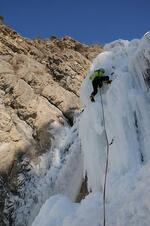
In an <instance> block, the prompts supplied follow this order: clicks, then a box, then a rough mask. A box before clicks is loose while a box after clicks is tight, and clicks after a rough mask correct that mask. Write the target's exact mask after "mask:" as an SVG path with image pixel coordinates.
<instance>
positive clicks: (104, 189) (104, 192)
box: [100, 89, 109, 226]
mask: <svg viewBox="0 0 150 226" xmlns="http://www.w3.org/2000/svg"><path fill="white" fill-rule="evenodd" d="M100 97H101V105H102V115H103V123H104V132H105V137H106V143H107V151H106V166H105V177H104V187H103V226H106V188H107V173H108V163H109V141H108V135H107V131H106V122H105V112H104V105H103V98H102V93H101V89H100Z"/></svg>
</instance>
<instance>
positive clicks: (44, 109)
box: [0, 24, 102, 226]
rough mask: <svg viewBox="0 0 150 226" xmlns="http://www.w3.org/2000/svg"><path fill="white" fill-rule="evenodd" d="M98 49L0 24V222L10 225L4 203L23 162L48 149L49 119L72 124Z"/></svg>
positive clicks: (67, 39) (70, 40)
mask: <svg viewBox="0 0 150 226" xmlns="http://www.w3.org/2000/svg"><path fill="white" fill-rule="evenodd" d="M101 51H102V46H100V45H91V46H88V45H85V44H81V43H79V42H77V41H75V40H73V39H72V38H70V37H67V36H66V37H64V38H56V37H51V38H49V39H44V40H41V39H34V40H30V39H27V38H23V37H21V36H20V35H19V34H18V33H17V32H16V31H14V30H12V29H11V28H9V27H7V26H5V25H4V24H0V143H1V145H0V186H1V189H0V192H1V194H0V203H1V205H0V225H1V226H3V225H13V223H12V222H11V217H8V216H7V217H6V214H5V213H4V207H5V201H6V199H7V195H8V193H9V192H11V193H13V194H17V175H18V172H19V171H20V165H21V162H22V160H23V159H24V158H28V161H30V160H31V159H32V161H35V162H36V161H38V157H39V156H40V155H41V154H42V153H44V152H46V151H48V150H50V147H51V141H52V136H51V133H50V130H49V128H50V126H51V123H53V122H54V121H56V122H58V123H60V124H62V125H63V124H64V123H65V122H66V121H68V123H70V124H71V125H72V124H73V116H74V112H75V111H77V110H79V109H80V103H79V98H78V97H79V88H80V85H81V82H82V79H83V77H84V75H85V74H86V72H87V70H88V69H89V67H90V63H91V60H92V59H93V58H94V57H95V56H96V55H97V54H98V53H100V52H101ZM5 218H7V221H6V220H5ZM8 218H9V219H8Z"/></svg>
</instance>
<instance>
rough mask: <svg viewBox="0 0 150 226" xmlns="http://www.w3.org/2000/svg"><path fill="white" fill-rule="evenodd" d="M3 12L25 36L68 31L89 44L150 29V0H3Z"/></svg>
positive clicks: (0, 0)
mask: <svg viewBox="0 0 150 226" xmlns="http://www.w3.org/2000/svg"><path fill="white" fill-rule="evenodd" d="M0 15H1V16H3V17H4V22H5V24H7V25H9V26H11V27H12V28H14V29H15V30H16V31H18V32H19V33H20V34H21V35H23V36H25V37H28V38H36V37H38V38H39V37H41V38H49V37H50V36H52V35H55V36H58V37H62V36H65V35H69V36H71V37H72V38H74V39H76V40H78V41H80V42H83V43H87V44H91V43H100V44H105V43H109V42H111V41H114V40H116V39H120V38H121V39H128V40H131V39H134V38H141V37H142V36H143V34H144V33H146V32H147V31H148V30H150V0H0Z"/></svg>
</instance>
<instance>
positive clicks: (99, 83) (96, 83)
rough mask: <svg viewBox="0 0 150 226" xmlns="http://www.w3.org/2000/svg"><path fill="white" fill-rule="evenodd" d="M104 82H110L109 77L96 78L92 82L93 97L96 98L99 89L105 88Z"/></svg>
mask: <svg viewBox="0 0 150 226" xmlns="http://www.w3.org/2000/svg"><path fill="white" fill-rule="evenodd" d="M104 81H109V76H102V77H96V78H95V79H94V80H93V81H92V85H93V92H92V93H91V95H92V96H95V95H96V94H97V91H98V87H99V88H101V87H102V86H103V82H104Z"/></svg>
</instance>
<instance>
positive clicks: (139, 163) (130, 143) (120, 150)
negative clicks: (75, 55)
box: [33, 32, 150, 226]
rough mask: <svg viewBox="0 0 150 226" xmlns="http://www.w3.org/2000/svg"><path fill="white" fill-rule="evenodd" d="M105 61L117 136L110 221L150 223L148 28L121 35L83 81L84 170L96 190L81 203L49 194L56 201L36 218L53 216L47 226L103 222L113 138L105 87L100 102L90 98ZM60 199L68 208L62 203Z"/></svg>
mask: <svg viewBox="0 0 150 226" xmlns="http://www.w3.org/2000/svg"><path fill="white" fill-rule="evenodd" d="M101 67H102V68H104V69H105V70H106V73H107V74H108V75H109V76H110V77H111V79H112V80H113V82H112V83H111V85H105V86H104V87H103V89H102V100H103V104H104V114H105V121H106V131H107V134H108V139H109V142H111V141H112V139H113V140H114V142H113V144H112V145H110V146H109V149H110V152H109V172H108V178H107V192H106V197H107V199H106V221H107V225H109V226H127V225H128V226H149V225H150V180H149V178H150V139H149V138H150V95H149V87H150V32H148V33H146V34H145V35H144V36H143V38H142V39H140V40H137V39H135V40H132V41H127V40H117V41H115V42H112V43H110V44H107V45H105V47H104V52H103V53H101V54H99V55H98V56H97V58H96V59H95V60H94V62H93V65H92V67H91V69H90V71H89V73H88V74H87V76H86V78H85V79H84V81H83V83H82V87H81V102H82V105H83V106H84V112H83V113H82V115H81V117H80V138H81V147H82V150H83V158H84V173H85V174H87V176H88V188H89V191H92V192H91V193H90V194H89V195H88V196H87V197H86V198H85V200H83V201H82V202H81V204H76V205H75V204H74V203H72V204H71V203H70V201H69V200H65V199H63V197H61V196H59V197H58V196H57V197H56V201H57V202H56V203H55V205H54V206H53V205H52V201H53V197H51V198H50V199H49V200H47V203H49V205H50V207H48V206H47V204H45V205H44V206H43V207H42V209H41V211H40V213H39V215H38V216H37V218H36V220H35V222H36V226H40V224H38V220H37V219H40V218H42V217H43V215H44V216H45V217H48V218H49V220H48V221H43V224H42V225H43V226H57V225H59V226H70V225H71V226H80V225H82V226H91V225H92V226H98V225H102V222H103V215H102V213H103V204H102V195H103V194H102V192H103V183H104V173H105V163H106V145H107V143H106V138H105V133H104V122H103V115H102V106H101V98H100V92H99V93H98V94H97V95H96V97H95V102H94V103H93V102H91V101H90V98H89V96H90V94H91V92H92V84H91V81H90V80H89V76H90V75H91V73H93V71H94V70H95V69H98V68H101ZM112 72H113V75H111V74H112ZM68 170H69V169H68ZM59 200H61V206H62V208H61V207H60V206H59ZM65 206H66V207H67V208H68V206H70V208H69V210H68V212H67V213H66V212H65V213H64V208H66V207H65ZM47 210H49V214H48V215H47ZM55 211H56V212H55ZM57 211H58V215H57V214H56V213H57ZM61 211H62V212H61ZM52 213H53V214H52ZM59 215H60V218H59ZM60 219H61V220H60ZM51 220H53V223H51V222H52V221H51ZM57 221H58V222H59V223H57ZM44 222H46V223H45V224H44ZM55 222H56V223H55ZM33 226H35V224H33Z"/></svg>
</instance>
